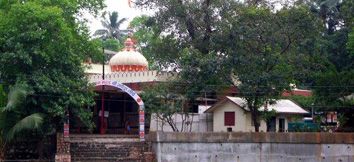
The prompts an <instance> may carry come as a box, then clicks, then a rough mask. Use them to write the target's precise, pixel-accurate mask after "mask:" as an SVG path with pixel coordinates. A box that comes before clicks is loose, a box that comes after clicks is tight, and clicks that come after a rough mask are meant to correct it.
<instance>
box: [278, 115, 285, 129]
mask: <svg viewBox="0 0 354 162" xmlns="http://www.w3.org/2000/svg"><path fill="white" fill-rule="evenodd" d="M284 131H285V119H284V118H279V132H284Z"/></svg>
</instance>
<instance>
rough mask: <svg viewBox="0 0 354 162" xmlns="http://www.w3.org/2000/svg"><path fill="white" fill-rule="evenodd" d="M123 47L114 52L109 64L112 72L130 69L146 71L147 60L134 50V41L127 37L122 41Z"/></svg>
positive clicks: (129, 70) (128, 70)
mask: <svg viewBox="0 0 354 162" xmlns="http://www.w3.org/2000/svg"><path fill="white" fill-rule="evenodd" d="M124 45H125V48H124V49H123V50H122V51H120V52H118V53H116V54H115V55H114V56H113V57H112V58H111V60H110V61H109V65H110V67H111V71H112V72H131V71H146V70H147V67H148V62H147V60H146V58H145V57H144V56H143V55H142V54H141V53H139V52H138V51H136V49H135V48H134V42H133V40H132V39H131V38H127V40H126V41H125V42H124Z"/></svg>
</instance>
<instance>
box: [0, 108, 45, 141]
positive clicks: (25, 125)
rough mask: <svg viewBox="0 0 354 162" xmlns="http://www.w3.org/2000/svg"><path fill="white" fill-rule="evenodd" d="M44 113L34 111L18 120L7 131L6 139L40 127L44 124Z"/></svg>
mask: <svg viewBox="0 0 354 162" xmlns="http://www.w3.org/2000/svg"><path fill="white" fill-rule="evenodd" d="M43 118H44V114H41V113H34V114H31V115H29V116H27V117H25V118H23V119H22V120H20V121H18V122H17V123H16V124H15V125H14V126H13V127H12V128H11V129H10V130H9V131H8V133H7V135H6V140H8V141H10V140H12V139H14V137H15V135H16V134H18V133H19V132H21V131H24V130H35V129H39V128H40V127H41V126H42V124H43Z"/></svg>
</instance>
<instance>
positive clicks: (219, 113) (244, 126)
mask: <svg viewBox="0 0 354 162" xmlns="http://www.w3.org/2000/svg"><path fill="white" fill-rule="evenodd" d="M225 112H235V126H225V125H224V114H225ZM251 119H252V118H251V113H250V112H246V111H244V110H243V109H242V108H240V107H237V106H236V105H235V104H233V103H231V101H227V102H226V103H224V104H222V105H220V106H219V107H217V108H216V109H215V110H214V112H213V131H214V132H226V131H227V128H229V127H231V128H232V131H233V132H253V131H254V126H252V120H251ZM260 124H261V125H260V128H259V131H263V132H265V131H266V130H267V129H266V128H267V125H266V123H265V122H264V121H263V120H261V123H260Z"/></svg>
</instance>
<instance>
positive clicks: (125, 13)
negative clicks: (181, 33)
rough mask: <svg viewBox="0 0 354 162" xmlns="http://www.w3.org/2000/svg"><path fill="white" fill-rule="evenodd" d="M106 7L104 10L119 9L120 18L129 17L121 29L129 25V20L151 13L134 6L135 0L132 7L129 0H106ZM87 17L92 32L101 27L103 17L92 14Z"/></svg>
mask: <svg viewBox="0 0 354 162" xmlns="http://www.w3.org/2000/svg"><path fill="white" fill-rule="evenodd" d="M105 4H106V6H107V7H106V9H104V10H103V11H109V12H113V11H117V12H118V14H119V15H118V16H119V19H121V18H127V19H128V21H127V22H126V23H124V24H123V25H122V26H121V29H126V27H127V26H128V25H129V22H130V21H131V20H133V18H134V17H137V16H140V15H143V14H147V15H149V13H148V11H144V10H140V9H138V8H136V7H135V6H134V0H132V7H129V5H128V0H105ZM150 14H151V12H150ZM85 17H86V18H87V19H88V20H89V23H88V26H89V28H90V31H91V33H94V32H95V31H96V30H97V29H101V28H102V25H101V20H102V18H101V17H97V18H94V17H93V16H92V15H90V14H86V15H85Z"/></svg>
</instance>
